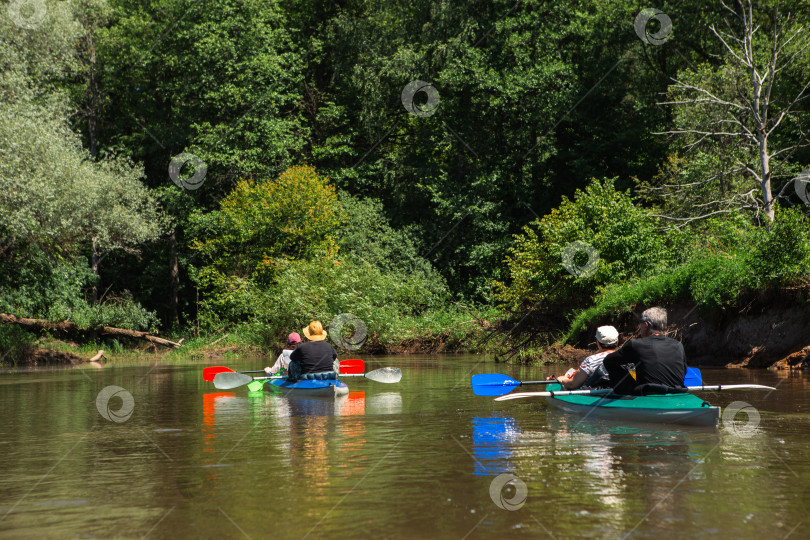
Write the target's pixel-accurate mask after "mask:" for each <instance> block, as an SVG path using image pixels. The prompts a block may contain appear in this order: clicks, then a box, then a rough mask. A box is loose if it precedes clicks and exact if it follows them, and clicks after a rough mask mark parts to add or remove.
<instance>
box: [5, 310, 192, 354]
mask: <svg viewBox="0 0 810 540" xmlns="http://www.w3.org/2000/svg"><path fill="white" fill-rule="evenodd" d="M0 323H2V324H16V325H18V326H21V327H23V328H25V329H26V330H30V331H32V332H41V331H42V330H51V331H54V332H59V333H64V334H70V335H76V334H96V335H101V336H112V337H126V338H131V339H144V340H146V341H149V342H151V343H156V344H158V345H163V346H164V347H172V348H177V347H179V346H180V345H181V344H182V342H183V340H182V339H181V340H180V342H178V343H175V342H174V341H169V340H168V339H163V338H159V337H157V336H153V335H151V334H149V333H147V332H138V331H136V330H127V329H125V328H115V327H113V326H102V327H98V328H79V327H78V326H76V324H75V323H72V322H70V321H62V322H50V321H46V320H43V319H26V318H24V317H17V316H15V315H8V314H6V313H0Z"/></svg>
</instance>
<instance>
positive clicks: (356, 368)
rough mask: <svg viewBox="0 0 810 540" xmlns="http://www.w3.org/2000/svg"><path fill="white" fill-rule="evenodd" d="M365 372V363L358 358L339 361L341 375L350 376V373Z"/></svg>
mask: <svg viewBox="0 0 810 540" xmlns="http://www.w3.org/2000/svg"><path fill="white" fill-rule="evenodd" d="M365 370H366V363H365V362H363V361H362V360H360V359H359V358H350V359H348V360H341V361H340V373H341V375H344V374H345V375H351V374H352V373H363V372H364V371H365Z"/></svg>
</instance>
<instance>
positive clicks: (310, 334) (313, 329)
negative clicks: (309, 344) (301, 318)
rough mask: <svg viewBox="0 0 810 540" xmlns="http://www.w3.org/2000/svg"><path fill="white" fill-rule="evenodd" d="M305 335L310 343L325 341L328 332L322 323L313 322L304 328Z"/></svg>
mask: <svg viewBox="0 0 810 540" xmlns="http://www.w3.org/2000/svg"><path fill="white" fill-rule="evenodd" d="M304 335H305V336H307V339H308V340H310V341H323V340H324V339H326V330H324V329H323V325H322V324H321V321H312V322H311V323H309V326H307V327H306V328H304Z"/></svg>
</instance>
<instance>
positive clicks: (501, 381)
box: [472, 373, 557, 396]
mask: <svg viewBox="0 0 810 540" xmlns="http://www.w3.org/2000/svg"><path fill="white" fill-rule="evenodd" d="M556 382H557V381H556V380H555V379H549V380H547V381H516V380H515V379H513V378H512V377H507V376H506V375H501V374H500V373H480V374H478V375H473V376H472V388H473V393H475V395H476V396H502V395H504V394H508V393H509V392H511V391H512V390H514V389H515V388H517V387H518V386H526V385H529V384H549V383H556Z"/></svg>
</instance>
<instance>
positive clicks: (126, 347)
mask: <svg viewBox="0 0 810 540" xmlns="http://www.w3.org/2000/svg"><path fill="white" fill-rule="evenodd" d="M805 293H806V291H804V290H803V289H796V290H785V291H782V292H781V294H778V295H772V296H770V297H768V298H759V299H753V300H751V302H749V303H748V304H747V305H746V306H745V307H744V308H743V309H738V310H729V309H727V310H714V311H701V310H700V309H697V308H696V307H695V306H694V305H688V304H685V303H674V304H672V305H667V306H666V307H667V309H668V311H669V319H670V331H669V334H670V335H671V336H672V337H674V338H676V339H678V340H680V341H681V342H682V343H683V344H684V349H685V351H686V355H687V359H688V362H689V364H690V365H693V366H705V367H735V368H741V367H742V368H771V367H773V368H776V369H787V370H790V369H798V370H801V369H807V368H810V307H808V305H807V304H806V303H805V302H804V299H803V298H804V294H805ZM642 309H643V307H642V306H631V307H630V308H628V310H626V311H624V312H622V313H618V314H613V315H605V316H601V317H599V318H598V320H596V319H595V320H593V321H590V322H589V323H588V325H587V326H586V327H585V328H584V330H583V331H581V332H580V333H579V335H578V336H575V339H573V340H572V342H571V343H562V342H560V341H559V336H562V335H565V332H566V331H567V328H565V327H564V326H563V324H564V323H563V322H561V323H560V324H559V327H558V328H556V329H555V328H548V327H546V328H544V329H543V332H542V333H541V334H537V335H536V336H535V339H534V343H543V342H545V343H548V345H545V346H542V347H537V346H535V347H523V348H522V349H521V350H520V351H519V353H518V354H516V355H514V356H513V357H511V358H510V359H509V361H510V362H512V363H517V364H525V365H532V364H554V365H560V366H561V367H566V368H567V367H568V366H576V365H579V363H580V362H581V361H582V359H583V358H585V357H586V356H588V355H589V354H592V353H593V352H594V351H595V342H594V340H593V335H594V332H595V329H596V327H597V326H601V325H603V324H612V325H614V326H616V327H617V329H618V330H619V332H620V340H621V342H622V343H623V342H626V341H627V340H629V339H633V338H634V337H635V336H636V331H637V324H638V323H637V320H638V319H637V317H638V313H640V311H641V310H642ZM489 315H491V313H490V314H489ZM490 319H492V317H488V318H487V319H484V318H481V317H477V316H471V317H470V318H469V320H466V321H461V322H460V323H458V324H457V326H455V327H447V328H446V330H436V331H422V332H416V331H414V330H411V331H410V332H408V331H406V330H403V331H401V332H400V333H399V335H400V338H399V339H396V340H390V339H389V340H382V339H380V336H379V335H378V334H376V333H374V334H370V335H369V336H368V337H367V339H366V340H365V343H364V346H363V347H362V348H359V349H353V348H350V349H349V350H344V351H341V356H342V357H350V356H360V357H362V356H364V355H386V354H436V353H486V354H492V355H493V362H495V363H497V362H498V361H499V359H500V361H503V359H504V358H505V357H504V356H503V347H504V345H503V343H504V339H503V338H505V337H506V334H507V332H506V330H504V329H505V328H511V326H510V325H508V324H506V323H503V322H502V321H501V322H500V323H498V322H491V320H490ZM499 328H500V330H498V329H499ZM528 331H529V330H526V332H528ZM535 333H537V331H535ZM169 339H172V340H175V339H176V340H178V341H179V340H181V339H185V341H184V342H183V345H182V346H181V347H179V348H176V349H169V348H164V347H160V346H158V345H155V344H154V343H138V342H134V341H133V342H130V343H125V342H121V341H119V340H99V341H89V342H85V343H80V342H77V341H71V340H65V339H57V338H56V337H43V338H39V339H36V340H34V338H32V339H29V340H27V342H25V343H23V346H24V347H26V353H25V355H23V357H22V358H21V359H20V357H19V355H18V360H17V361H16V362H15V363H16V364H17V365H53V364H73V365H79V364H82V363H84V362H87V361H88V360H89V359H90V358H92V357H93V356H95V355H97V354H98V351H99V350H104V358H103V359H102V360H101V362H116V361H119V360H122V361H127V362H129V361H137V360H139V359H142V360H144V361H150V362H151V361H154V359H155V358H156V357H160V358H161V359H162V360H164V361H167V362H178V363H182V362H188V363H200V364H211V363H218V362H224V361H226V360H229V359H235V358H238V357H240V356H243V355H245V354H250V355H253V356H259V357H267V359H268V360H269V359H270V357H275V355H276V354H277V352H278V351H279V350H280V349H281V348H282V346H283V343H282V342H281V341H280V340H278V339H274V338H272V337H266V336H261V335H257V333H256V332H255V331H254V330H253V329H251V328H248V327H242V328H237V329H234V330H232V331H230V332H224V331H223V332H220V333H215V334H212V335H207V336H206V335H200V336H194V335H193V334H192V335H189V336H184V335H177V336H169Z"/></svg>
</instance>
